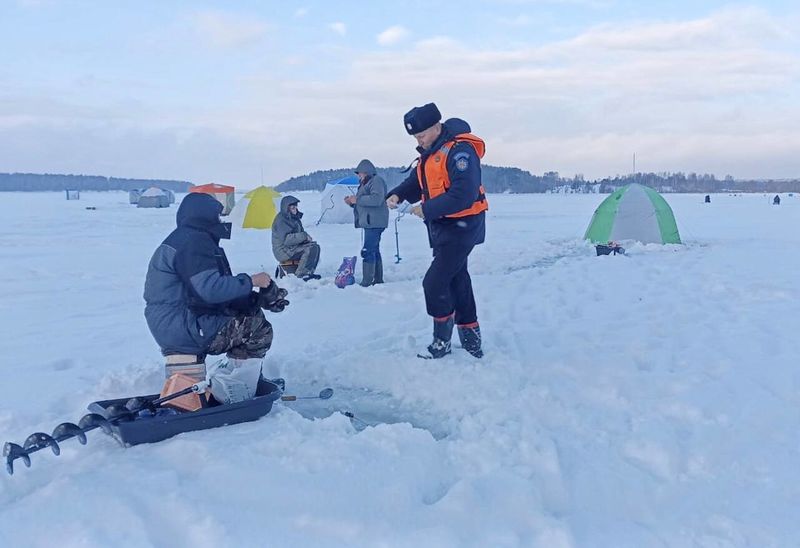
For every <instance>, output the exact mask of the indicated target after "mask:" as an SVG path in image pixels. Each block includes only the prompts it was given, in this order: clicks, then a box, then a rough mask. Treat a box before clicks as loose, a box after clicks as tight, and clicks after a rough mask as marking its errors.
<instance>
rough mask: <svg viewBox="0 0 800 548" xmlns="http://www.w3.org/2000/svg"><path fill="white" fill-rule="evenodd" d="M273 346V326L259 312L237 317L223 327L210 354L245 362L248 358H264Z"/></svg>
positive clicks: (212, 345) (209, 348)
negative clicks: (224, 354)
mask: <svg viewBox="0 0 800 548" xmlns="http://www.w3.org/2000/svg"><path fill="white" fill-rule="evenodd" d="M270 346H272V324H270V323H269V322H268V321H267V318H266V317H264V312H262V311H261V310H259V311H258V312H257V313H256V314H254V315H241V316H236V317H235V318H233V319H232V320H231V321H229V322H228V324H227V325H226V326H225V327H223V328H222V329H221V330H220V332H219V333H217V336H216V337H214V340H212V341H211V346H209V347H208V350H207V352H208V353H209V354H222V353H223V352H224V353H226V354H227V355H228V357H229V358H234V359H240V360H244V359H247V358H263V357H264V356H266V354H267V350H269V348H270Z"/></svg>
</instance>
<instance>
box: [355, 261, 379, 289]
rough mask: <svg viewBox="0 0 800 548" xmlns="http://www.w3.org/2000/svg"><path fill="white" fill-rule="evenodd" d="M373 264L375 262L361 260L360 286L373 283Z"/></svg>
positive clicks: (367, 285)
mask: <svg viewBox="0 0 800 548" xmlns="http://www.w3.org/2000/svg"><path fill="white" fill-rule="evenodd" d="M375 265H376V263H367V262H364V261H361V273H362V275H361V283H360V284H359V285H361V287H369V286H371V285H372V284H374V283H375Z"/></svg>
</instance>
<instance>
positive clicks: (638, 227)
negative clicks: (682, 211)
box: [584, 183, 681, 244]
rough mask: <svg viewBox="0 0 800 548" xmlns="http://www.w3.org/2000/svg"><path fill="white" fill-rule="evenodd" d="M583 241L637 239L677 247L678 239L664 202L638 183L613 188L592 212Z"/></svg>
mask: <svg viewBox="0 0 800 548" xmlns="http://www.w3.org/2000/svg"><path fill="white" fill-rule="evenodd" d="M584 238H585V239H587V240H591V241H592V242H594V243H603V244H604V243H606V242H609V241H620V240H637V241H639V242H642V243H645V244H650V243H656V244H679V243H681V236H680V234H679V233H678V225H677V224H676V223H675V216H674V215H673V214H672V208H671V207H669V204H668V203H667V201H666V200H665V199H664V198H663V197H662V196H661V194H659V193H658V192H656V191H655V190H653V189H652V188H650V187H646V186H643V185H640V184H636V183H633V184H630V185H626V186H624V187H622V188H619V189H617V190H616V191H615V192H614V193H612V194H611V195H610V196H609V197H608V198H606V199H605V200H603V203H601V204H600V205H599V206H598V208H597V209H596V210H595V212H594V216H593V217H592V222H591V223H589V228H587V229H586V234H585V235H584Z"/></svg>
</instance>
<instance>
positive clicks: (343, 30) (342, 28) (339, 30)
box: [328, 22, 347, 36]
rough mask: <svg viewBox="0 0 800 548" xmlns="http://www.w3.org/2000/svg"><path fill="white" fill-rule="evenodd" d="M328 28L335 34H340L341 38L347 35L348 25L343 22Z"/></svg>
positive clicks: (332, 24)
mask: <svg viewBox="0 0 800 548" xmlns="http://www.w3.org/2000/svg"><path fill="white" fill-rule="evenodd" d="M328 28H329V29H331V30H332V31H333V32H335V33H336V34H338V35H339V36H344V35H345V34H347V25H345V24H344V23H342V22H336V23H331V24H330V25H328Z"/></svg>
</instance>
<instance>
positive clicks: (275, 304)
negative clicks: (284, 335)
mask: <svg viewBox="0 0 800 548" xmlns="http://www.w3.org/2000/svg"><path fill="white" fill-rule="evenodd" d="M288 294H289V292H288V291H286V290H285V289H283V288H280V287H278V284H276V283H275V280H272V281H271V282H270V284H269V285H268V286H267V287H262V288H261V289H259V290H258V306H260V307H261V308H263V309H264V310H269V311H270V312H276V313H277V312H283V309H284V308H286V307H287V306H288V305H289V301H287V300H286V296H287V295H288Z"/></svg>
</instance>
